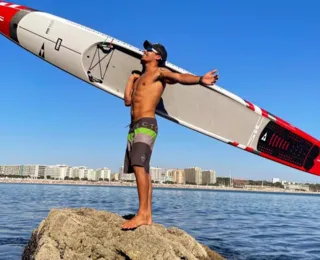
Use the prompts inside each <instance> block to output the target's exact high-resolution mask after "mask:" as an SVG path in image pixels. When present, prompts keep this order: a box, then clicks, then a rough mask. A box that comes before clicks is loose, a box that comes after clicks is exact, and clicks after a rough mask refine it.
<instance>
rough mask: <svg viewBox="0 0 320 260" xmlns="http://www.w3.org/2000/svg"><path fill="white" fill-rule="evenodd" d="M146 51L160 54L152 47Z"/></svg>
mask: <svg viewBox="0 0 320 260" xmlns="http://www.w3.org/2000/svg"><path fill="white" fill-rule="evenodd" d="M146 51H149V52H154V53H156V54H158V52H157V51H156V50H155V49H153V48H152V47H147V48H146Z"/></svg>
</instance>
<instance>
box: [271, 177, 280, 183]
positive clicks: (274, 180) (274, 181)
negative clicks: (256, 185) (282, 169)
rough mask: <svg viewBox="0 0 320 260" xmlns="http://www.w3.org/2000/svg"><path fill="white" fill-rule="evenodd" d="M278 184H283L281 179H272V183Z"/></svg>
mask: <svg viewBox="0 0 320 260" xmlns="http://www.w3.org/2000/svg"><path fill="white" fill-rule="evenodd" d="M277 182H281V180H280V179H279V178H272V183H277Z"/></svg>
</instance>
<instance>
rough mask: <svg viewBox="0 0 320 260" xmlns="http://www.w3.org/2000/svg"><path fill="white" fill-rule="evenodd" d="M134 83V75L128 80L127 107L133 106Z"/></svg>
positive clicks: (125, 98)
mask: <svg viewBox="0 0 320 260" xmlns="http://www.w3.org/2000/svg"><path fill="white" fill-rule="evenodd" d="M133 83H134V78H133V75H131V76H130V77H129V79H128V82H127V85H126V89H125V91H124V104H125V106H126V107H128V106H131V96H132V89H133Z"/></svg>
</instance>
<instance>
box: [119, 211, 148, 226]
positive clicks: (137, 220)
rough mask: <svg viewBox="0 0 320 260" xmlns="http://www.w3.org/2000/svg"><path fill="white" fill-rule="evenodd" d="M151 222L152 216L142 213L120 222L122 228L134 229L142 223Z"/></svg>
mask: <svg viewBox="0 0 320 260" xmlns="http://www.w3.org/2000/svg"><path fill="white" fill-rule="evenodd" d="M151 224H152V217H151V216H146V215H143V214H139V213H138V214H137V215H136V216H135V217H134V218H132V219H130V220H127V221H125V222H124V223H123V224H122V227H121V228H122V229H135V228H137V227H139V226H142V225H151Z"/></svg>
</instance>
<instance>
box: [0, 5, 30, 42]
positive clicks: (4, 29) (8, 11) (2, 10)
mask: <svg viewBox="0 0 320 260" xmlns="http://www.w3.org/2000/svg"><path fill="white" fill-rule="evenodd" d="M26 9H29V8H28V7H25V6H22V5H18V4H14V3H11V2H3V1H0V33H2V34H3V35H4V36H6V37H8V38H10V39H13V38H14V37H12V31H13V30H15V29H16V28H17V26H18V24H17V23H13V22H12V20H13V17H14V16H15V15H16V14H17V13H18V12H20V11H21V10H26ZM13 40H15V39H13Z"/></svg>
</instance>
